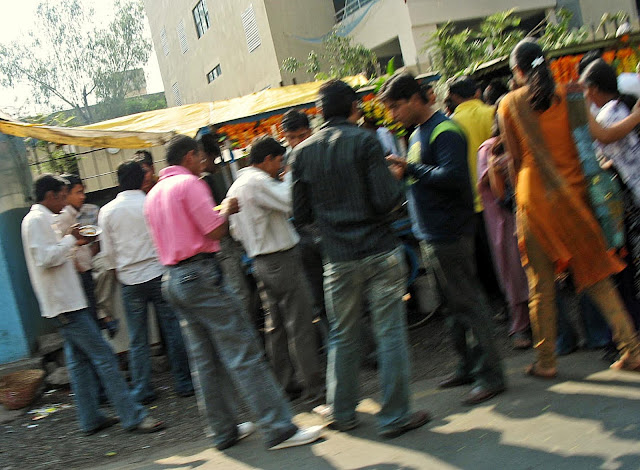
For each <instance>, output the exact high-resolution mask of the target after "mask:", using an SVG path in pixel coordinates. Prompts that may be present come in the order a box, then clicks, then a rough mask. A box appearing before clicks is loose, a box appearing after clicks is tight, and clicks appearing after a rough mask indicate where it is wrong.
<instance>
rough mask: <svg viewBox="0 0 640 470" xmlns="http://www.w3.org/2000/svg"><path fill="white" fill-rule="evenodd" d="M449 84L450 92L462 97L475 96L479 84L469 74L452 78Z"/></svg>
mask: <svg viewBox="0 0 640 470" xmlns="http://www.w3.org/2000/svg"><path fill="white" fill-rule="evenodd" d="M448 85H449V93H450V94H452V95H458V96H459V97H460V98H462V99H469V98H473V97H474V96H475V94H476V93H477V91H478V84H477V83H476V82H475V80H473V79H472V78H471V77H469V76H467V75H460V76H459V77H455V78H452V79H451V80H450V81H449V83H448Z"/></svg>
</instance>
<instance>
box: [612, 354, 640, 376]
mask: <svg viewBox="0 0 640 470" xmlns="http://www.w3.org/2000/svg"><path fill="white" fill-rule="evenodd" d="M609 367H610V368H611V369H615V370H626V371H629V372H640V358H638V359H636V360H635V361H632V360H631V359H630V358H629V356H627V357H624V356H623V357H621V358H620V359H618V360H617V361H616V362H614V363H613V364H611V366H609Z"/></svg>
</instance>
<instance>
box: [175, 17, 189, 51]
mask: <svg viewBox="0 0 640 470" xmlns="http://www.w3.org/2000/svg"><path fill="white" fill-rule="evenodd" d="M176 31H177V32H178V42H179V43H180V50H181V51H182V53H183V54H184V53H185V52H187V51H188V50H189V44H187V33H186V31H185V30H184V20H180V23H178V26H176Z"/></svg>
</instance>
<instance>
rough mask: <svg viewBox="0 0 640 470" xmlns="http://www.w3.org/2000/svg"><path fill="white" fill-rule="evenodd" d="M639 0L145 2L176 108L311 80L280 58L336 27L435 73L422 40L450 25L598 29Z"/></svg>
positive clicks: (306, 48) (312, 46)
mask: <svg viewBox="0 0 640 470" xmlns="http://www.w3.org/2000/svg"><path fill="white" fill-rule="evenodd" d="M638 3H640V1H638V0H609V1H607V2H603V1H602V0H474V1H469V0H295V1H292V0H216V1H215V2H214V1H213V0H145V1H144V4H145V10H146V12H147V16H148V18H149V24H150V26H151V34H152V38H153V42H154V45H155V50H156V51H157V54H158V63H159V65H160V71H161V74H162V79H163V82H164V86H165V93H166V96H167V103H168V105H169V106H175V105H180V104H187V103H195V102H202V101H214V100H220V99H226V98H234V97H237V96H241V95H245V94H248V93H252V92H256V91H259V90H262V89H264V88H267V87H277V86H281V85H289V84H291V83H295V82H300V83H301V82H303V81H308V80H310V79H312V77H311V76H309V75H308V74H306V73H304V72H303V71H299V72H297V73H296V74H295V75H291V74H289V73H286V72H283V71H282V70H280V66H281V64H282V61H283V59H285V58H287V57H296V58H297V59H298V60H300V61H303V62H304V61H305V60H306V58H307V56H308V54H309V52H310V51H311V50H316V51H318V49H319V48H320V47H321V42H322V37H323V36H324V35H326V34H327V33H328V32H329V31H330V30H331V28H333V27H334V26H337V27H338V29H339V30H340V32H341V34H348V35H350V36H351V37H352V38H353V39H354V41H355V42H357V43H360V44H363V45H364V46H366V47H368V48H370V49H372V50H373V51H374V52H376V54H377V55H378V57H379V59H380V62H381V63H382V65H383V66H384V65H385V64H386V62H387V61H388V59H390V58H391V57H395V61H396V66H401V65H405V66H407V67H409V68H410V69H411V70H413V71H415V72H425V71H428V70H429V69H430V67H431V60H430V57H429V53H428V52H423V51H422V49H423V47H424V44H425V42H426V41H427V39H428V38H429V36H430V34H431V33H433V32H434V31H435V30H436V28H437V27H438V26H441V25H442V24H444V23H446V22H447V21H452V22H453V23H455V24H456V25H457V26H459V27H473V26H476V25H478V24H479V23H480V22H481V21H482V19H483V18H484V17H486V16H488V15H491V14H493V13H496V12H499V11H504V10H509V9H512V8H513V9H515V10H516V11H517V12H518V14H519V15H520V16H521V17H522V18H523V26H524V28H525V29H526V28H533V27H535V26H536V25H537V24H539V23H540V22H541V21H544V20H545V19H546V18H547V16H548V15H550V14H551V13H552V12H553V10H554V9H555V8H557V7H566V8H568V9H570V10H572V11H573V13H574V21H575V23H576V24H578V25H582V24H586V25H595V26H596V27H597V25H598V23H599V21H600V18H601V16H602V14H603V13H605V12H610V13H615V12H617V11H619V10H624V11H626V12H628V13H629V15H630V16H631V18H632V20H633V21H634V22H636V23H637V17H638Z"/></svg>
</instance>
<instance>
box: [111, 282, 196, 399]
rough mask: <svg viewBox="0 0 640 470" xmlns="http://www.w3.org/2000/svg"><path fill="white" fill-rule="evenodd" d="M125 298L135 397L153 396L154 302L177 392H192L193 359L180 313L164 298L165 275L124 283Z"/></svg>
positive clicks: (123, 296)
mask: <svg viewBox="0 0 640 470" xmlns="http://www.w3.org/2000/svg"><path fill="white" fill-rule="evenodd" d="M121 287H122V301H123V304H124V309H125V312H126V315H127V326H128V328H129V370H130V371H131V385H132V391H133V396H134V398H135V399H136V400H138V401H140V402H142V401H143V400H144V399H146V398H152V397H153V396H154V391H153V388H152V386H151V357H150V348H149V335H148V331H149V325H148V323H149V322H148V318H149V310H148V308H147V307H148V304H149V302H151V303H153V306H154V308H155V311H156V317H157V318H158V326H159V327H160V330H161V331H162V337H163V338H164V340H165V345H166V348H167V355H168V356H169V363H170V364H171V372H172V374H173V379H174V382H175V390H176V392H177V393H190V392H191V391H192V390H193V385H192V384H191V372H190V370H189V358H188V356H187V351H186V349H185V346H184V341H183V340H182V333H181V332H180V323H179V322H178V318H177V317H176V314H175V313H174V311H173V310H172V309H171V307H170V306H169V304H168V303H167V302H166V301H165V300H164V298H163V297H162V276H160V277H157V278H155V279H151V280H150V281H147V282H143V283H141V284H133V285H125V284H122V286H121Z"/></svg>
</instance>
